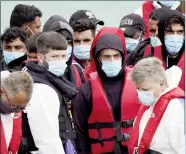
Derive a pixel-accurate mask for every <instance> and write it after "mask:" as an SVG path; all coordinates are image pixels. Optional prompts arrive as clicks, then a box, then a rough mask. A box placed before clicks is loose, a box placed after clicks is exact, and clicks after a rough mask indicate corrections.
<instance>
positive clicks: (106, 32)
mask: <svg viewBox="0 0 186 154" xmlns="http://www.w3.org/2000/svg"><path fill="white" fill-rule="evenodd" d="M125 44H126V43H125V38H124V34H123V32H122V30H121V29H120V28H115V27H104V28H102V29H101V30H100V31H99V32H98V34H97V35H96V37H95V38H94V40H93V42H92V46H91V50H90V57H91V58H90V63H91V69H92V71H93V72H95V71H97V72H98V73H100V71H102V69H101V66H100V62H99V60H98V59H97V55H98V53H99V52H100V50H102V49H106V48H111V49H116V50H119V51H120V52H121V54H122V55H123V57H124V59H123V67H124V66H125V63H126V58H127V50H126V45H125Z"/></svg>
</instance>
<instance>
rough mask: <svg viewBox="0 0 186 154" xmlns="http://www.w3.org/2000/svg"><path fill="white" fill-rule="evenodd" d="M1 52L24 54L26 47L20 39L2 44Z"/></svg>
mask: <svg viewBox="0 0 186 154" xmlns="http://www.w3.org/2000/svg"><path fill="white" fill-rule="evenodd" d="M3 50H4V51H8V52H26V45H25V44H24V42H23V41H21V40H20V38H16V39H15V40H12V41H11V42H5V41H4V42H3Z"/></svg>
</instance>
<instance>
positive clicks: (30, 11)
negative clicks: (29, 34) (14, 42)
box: [10, 4, 42, 27]
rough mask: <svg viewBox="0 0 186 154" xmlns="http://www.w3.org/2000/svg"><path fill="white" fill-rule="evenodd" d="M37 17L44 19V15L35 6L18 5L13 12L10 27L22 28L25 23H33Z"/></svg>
mask: <svg viewBox="0 0 186 154" xmlns="http://www.w3.org/2000/svg"><path fill="white" fill-rule="evenodd" d="M36 17H42V13H41V11H40V10H39V9H38V8H36V7H35V6H34V5H32V6H30V5H25V4H18V5H16V6H15V8H14V10H13V11H12V14H11V17H10V27H13V26H17V27H21V26H22V25H23V24H25V23H29V22H33V21H34V20H35V18H36Z"/></svg>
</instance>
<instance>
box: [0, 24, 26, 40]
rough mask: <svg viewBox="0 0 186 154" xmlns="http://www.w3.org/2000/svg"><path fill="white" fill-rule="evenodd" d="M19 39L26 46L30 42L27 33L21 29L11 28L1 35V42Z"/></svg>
mask: <svg viewBox="0 0 186 154" xmlns="http://www.w3.org/2000/svg"><path fill="white" fill-rule="evenodd" d="M17 38H20V40H21V41H22V42H23V43H25V44H26V41H27V40H28V38H27V35H26V33H25V32H24V31H23V30H22V29H21V28H20V27H11V28H7V29H6V30H5V32H4V33H3V34H2V35H1V42H2V43H3V42H12V41H14V40H15V39H17Z"/></svg>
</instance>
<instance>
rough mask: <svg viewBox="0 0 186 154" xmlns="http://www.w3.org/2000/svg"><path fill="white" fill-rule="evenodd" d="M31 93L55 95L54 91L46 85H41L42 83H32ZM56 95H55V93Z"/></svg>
mask: <svg viewBox="0 0 186 154" xmlns="http://www.w3.org/2000/svg"><path fill="white" fill-rule="evenodd" d="M33 92H37V93H45V94H46V93H50V94H53V93H56V92H55V90H54V89H53V88H51V87H50V86H48V85H46V84H42V83H34V87H33ZM56 95H57V93H56Z"/></svg>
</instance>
